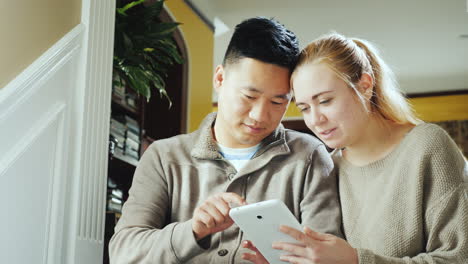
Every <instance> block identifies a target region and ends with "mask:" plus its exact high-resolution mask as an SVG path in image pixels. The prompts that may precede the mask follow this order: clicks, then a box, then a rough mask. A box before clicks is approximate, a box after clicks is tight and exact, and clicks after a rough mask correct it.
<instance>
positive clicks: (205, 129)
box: [191, 113, 290, 160]
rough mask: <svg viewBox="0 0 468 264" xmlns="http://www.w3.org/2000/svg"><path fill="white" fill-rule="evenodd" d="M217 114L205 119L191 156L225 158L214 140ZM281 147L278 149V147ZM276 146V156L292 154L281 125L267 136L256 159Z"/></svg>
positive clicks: (210, 158)
mask: <svg viewBox="0 0 468 264" xmlns="http://www.w3.org/2000/svg"><path fill="white" fill-rule="evenodd" d="M216 116H217V113H211V114H209V115H207V116H206V117H205V119H204V120H203V122H202V123H201V125H200V127H199V128H198V131H197V132H198V138H197V139H196V142H195V145H194V147H193V149H192V151H191V155H192V157H194V158H198V159H209V160H222V159H224V158H223V156H222V155H221V154H220V153H219V151H218V146H217V144H216V141H215V140H214V138H213V133H212V127H213V125H214V122H215V120H216ZM278 145H279V147H276V146H278ZM273 146H275V148H273V149H272V150H273V151H274V152H275V153H272V154H274V155H275V156H276V155H279V154H287V153H289V152H290V150H289V147H288V146H287V144H286V139H285V130H284V127H283V125H282V124H280V125H279V126H278V127H277V128H276V129H275V130H274V131H273V132H272V133H271V134H270V135H269V136H267V137H266V138H265V139H264V140H263V141H262V143H261V146H260V149H259V150H258V151H257V154H255V157H257V156H260V155H262V154H263V153H265V152H266V151H268V150H269V149H270V148H271V147H273Z"/></svg>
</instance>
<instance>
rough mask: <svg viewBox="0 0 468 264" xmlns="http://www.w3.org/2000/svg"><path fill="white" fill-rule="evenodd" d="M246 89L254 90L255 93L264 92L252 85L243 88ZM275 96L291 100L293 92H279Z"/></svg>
mask: <svg viewBox="0 0 468 264" xmlns="http://www.w3.org/2000/svg"><path fill="white" fill-rule="evenodd" d="M243 89H245V90H248V91H250V92H254V93H259V94H262V93H263V92H262V91H260V90H258V89H257V88H255V87H252V86H247V87H245V88H243ZM273 97H274V98H280V99H284V100H289V99H290V98H291V93H287V94H278V95H275V96H273Z"/></svg>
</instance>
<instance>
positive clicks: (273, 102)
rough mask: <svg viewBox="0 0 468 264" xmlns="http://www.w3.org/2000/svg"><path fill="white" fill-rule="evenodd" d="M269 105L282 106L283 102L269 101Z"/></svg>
mask: <svg viewBox="0 0 468 264" xmlns="http://www.w3.org/2000/svg"><path fill="white" fill-rule="evenodd" d="M271 103H272V104H274V105H282V104H283V102H275V101H271Z"/></svg>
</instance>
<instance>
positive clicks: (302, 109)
mask: <svg viewBox="0 0 468 264" xmlns="http://www.w3.org/2000/svg"><path fill="white" fill-rule="evenodd" d="M307 110H309V108H308V107H304V108H299V111H300V112H301V113H302V112H305V111H307Z"/></svg>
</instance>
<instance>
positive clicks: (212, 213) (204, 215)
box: [192, 193, 246, 241]
mask: <svg viewBox="0 0 468 264" xmlns="http://www.w3.org/2000/svg"><path fill="white" fill-rule="evenodd" d="M230 203H235V204H238V205H245V204H246V202H245V200H244V199H243V198H242V197H240V196H239V195H238V194H236V193H220V194H216V195H213V196H210V197H209V198H208V199H207V200H206V201H205V202H204V203H202V204H201V205H200V206H199V207H197V208H195V212H194V214H193V222H192V230H193V234H194V235H195V239H196V240H197V241H198V240H201V239H202V238H204V237H206V236H208V235H211V234H213V233H216V232H220V231H223V230H225V229H227V228H229V227H230V226H231V225H232V224H233V223H234V221H232V219H231V217H230V216H229V210H230V209H231V208H230V206H229V204H230Z"/></svg>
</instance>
